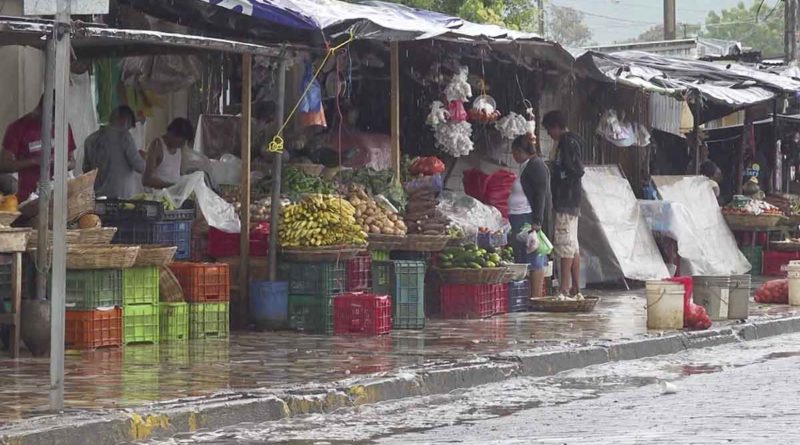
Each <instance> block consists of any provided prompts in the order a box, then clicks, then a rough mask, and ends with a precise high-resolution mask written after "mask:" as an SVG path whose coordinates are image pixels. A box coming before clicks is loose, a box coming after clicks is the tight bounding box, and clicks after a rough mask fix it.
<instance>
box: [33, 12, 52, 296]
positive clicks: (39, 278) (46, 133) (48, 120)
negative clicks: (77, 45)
mask: <svg viewBox="0 0 800 445" xmlns="http://www.w3.org/2000/svg"><path fill="white" fill-rule="evenodd" d="M56 30H57V27H53V34H51V35H50V36H49V37H48V38H47V46H46V47H45V54H44V96H43V100H42V160H41V165H40V166H39V214H38V218H39V220H38V224H37V229H38V231H39V234H40V236H39V238H37V244H36V260H37V261H36V264H37V274H36V295H34V298H36V299H40V300H45V299H47V279H48V277H49V275H50V255H49V252H50V246H49V244H50V243H49V242H48V240H49V238H50V237H49V236H47V235H46V234H47V232H48V231H49V230H50V164H51V163H52V154H53V135H52V132H53V99H54V98H53V89H54V88H55V87H56V32H57V31H56Z"/></svg>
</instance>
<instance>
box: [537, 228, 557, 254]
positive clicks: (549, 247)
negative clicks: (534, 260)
mask: <svg viewBox="0 0 800 445" xmlns="http://www.w3.org/2000/svg"><path fill="white" fill-rule="evenodd" d="M538 235H539V252H538V253H539V255H550V254H551V253H552V252H553V243H551V242H550V239H549V238H547V235H545V234H544V231H542V230H540V231H539V232H538Z"/></svg>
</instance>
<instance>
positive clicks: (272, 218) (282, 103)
mask: <svg viewBox="0 0 800 445" xmlns="http://www.w3.org/2000/svg"><path fill="white" fill-rule="evenodd" d="M285 113H286V59H283V58H282V59H281V61H280V66H279V67H278V101H277V103H276V104H275V120H276V121H277V122H278V123H281V124H282V123H283V119H284V114H285ZM278 136H281V137H283V135H282V134H279V135H278ZM282 169H283V153H275V154H274V155H273V158H272V197H271V198H270V202H271V207H270V209H269V223H270V227H269V280H270V281H278V228H279V227H280V217H281V205H280V203H281V170H282Z"/></svg>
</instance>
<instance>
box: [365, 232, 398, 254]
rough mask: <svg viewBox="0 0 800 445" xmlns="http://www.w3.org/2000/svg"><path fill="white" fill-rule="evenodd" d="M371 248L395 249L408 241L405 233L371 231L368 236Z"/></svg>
mask: <svg viewBox="0 0 800 445" xmlns="http://www.w3.org/2000/svg"><path fill="white" fill-rule="evenodd" d="M367 241H369V250H387V251H388V250H395V249H397V248H398V247H400V246H402V245H403V243H405V241H406V236H405V235H383V234H378V233H370V234H369V235H368V236H367Z"/></svg>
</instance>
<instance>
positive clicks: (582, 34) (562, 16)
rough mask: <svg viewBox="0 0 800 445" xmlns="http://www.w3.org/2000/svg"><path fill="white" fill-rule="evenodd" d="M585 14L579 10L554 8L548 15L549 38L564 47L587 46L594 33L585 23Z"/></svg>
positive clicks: (549, 10)
mask: <svg viewBox="0 0 800 445" xmlns="http://www.w3.org/2000/svg"><path fill="white" fill-rule="evenodd" d="M583 18H584V14H583V13H582V12H580V11H578V10H577V9H573V8H562V7H556V6H554V7H552V8H550V9H548V15H547V38H549V39H552V40H555V41H556V42H558V43H560V44H562V45H564V46H574V47H581V46H586V45H588V44H589V42H590V41H591V39H592V31H591V30H590V29H589V27H588V26H586V24H585V23H584V22H583Z"/></svg>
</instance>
